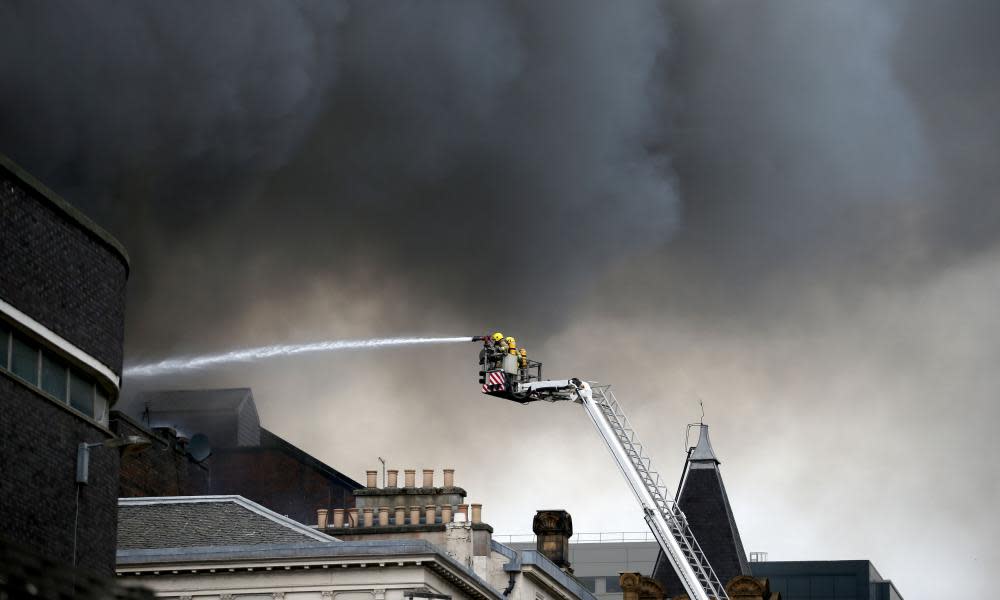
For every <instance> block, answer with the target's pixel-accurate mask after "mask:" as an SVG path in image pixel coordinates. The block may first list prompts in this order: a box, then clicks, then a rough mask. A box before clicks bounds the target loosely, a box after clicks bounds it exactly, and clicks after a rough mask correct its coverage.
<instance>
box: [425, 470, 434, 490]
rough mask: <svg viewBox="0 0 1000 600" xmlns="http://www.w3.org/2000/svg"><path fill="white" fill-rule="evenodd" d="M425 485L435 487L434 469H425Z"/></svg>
mask: <svg viewBox="0 0 1000 600" xmlns="http://www.w3.org/2000/svg"><path fill="white" fill-rule="evenodd" d="M424 487H425V488H429V487H434V469H424Z"/></svg>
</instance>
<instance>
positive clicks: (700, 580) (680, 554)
mask: <svg viewBox="0 0 1000 600" xmlns="http://www.w3.org/2000/svg"><path fill="white" fill-rule="evenodd" d="M577 395H578V396H579V401H580V403H581V404H583V406H584V408H586V409H587V414H589V415H590V418H591V419H592V420H593V421H594V425H595V426H596V427H597V430H598V432H600V434H601V437H602V438H604V442H605V443H606V444H607V446H608V449H609V450H610V451H611V454H612V456H614V459H615V462H616V463H618V468H619V469H621V472H622V474H623V475H625V479H626V480H627V481H628V484H629V487H631V488H632V492H633V493H635V496H636V498H637V499H638V500H639V504H641V505H642V510H643V513H644V514H645V518H646V523H647V524H648V525H649V528H650V529H651V530H652V532H653V536H654V537H656V540H657V542H659V544H660V548H661V549H663V553H664V554H665V555H666V556H667V559H668V560H669V561H670V564H671V565H672V566H673V567H674V571H676V572H677V576H678V577H679V578H680V580H681V583H682V584H683V585H684V589H685V590H687V593H688V597H689V598H690V599H691V600H729V596H728V595H726V590H725V588H724V587H723V586H722V583H721V582H720V581H719V578H718V576H717V575H716V574H715V571H714V570H712V566H711V565H710V564H709V563H708V558H707V557H706V556H705V553H704V552H702V550H701V546H700V545H698V541H697V540H695V538H694V534H693V533H692V532H691V528H690V526H689V525H688V522H687V518H686V517H685V516H684V513H683V512H682V511H681V509H680V507H679V506H677V503H676V502H675V501H674V500H673V499H672V498H670V495H669V494H668V492H667V487H666V486H665V485H663V484H662V483H661V482H660V475H659V473H657V472H656V471H654V470H653V469H652V466H651V464H650V460H649V457H647V456H646V455H645V454H644V452H643V449H642V444H641V443H639V439H638V438H637V437H636V434H635V431H634V430H633V429H632V424H631V423H630V422H629V420H628V417H626V416H625V412H624V411H623V410H622V407H621V405H620V404H619V403H618V400H616V399H615V397H614V394H612V393H611V390H610V389H609V386H601V387H596V388H592V387H591V386H590V385H589V384H587V383H586V382H580V386H579V387H578V389H577Z"/></svg>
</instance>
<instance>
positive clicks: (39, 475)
mask: <svg viewBox="0 0 1000 600" xmlns="http://www.w3.org/2000/svg"><path fill="white" fill-rule="evenodd" d="M108 437H109V436H108V435H107V434H106V433H105V432H104V431H103V430H102V429H100V428H99V427H97V426H96V425H93V424H91V423H89V422H88V421H86V420H84V419H83V418H81V417H79V416H77V415H75V414H72V413H71V412H70V411H69V409H67V408H63V407H61V406H58V405H57V404H56V403H55V402H53V401H50V400H48V399H47V398H45V397H43V396H41V394H39V393H37V392H35V391H33V390H31V389H29V388H28V387H27V386H25V385H23V384H21V383H19V382H17V381H15V380H14V379H13V378H12V377H11V376H9V375H7V374H5V373H0V474H2V476H0V537H2V538H6V539H8V540H10V541H12V542H15V543H17V544H21V545H24V546H27V547H29V548H32V549H34V550H35V551H36V552H37V553H39V554H41V555H44V556H47V557H49V558H50V559H52V560H55V561H58V562H60V563H63V564H66V565H70V564H72V560H73V522H74V516H75V510H76V503H75V499H76V496H75V495H76V492H77V485H76V483H75V482H76V449H77V445H78V444H79V443H80V442H101V441H104V440H105V439H107V438H108ZM117 490H118V451H117V450H114V449H110V448H95V449H93V450H92V451H91V454H90V483H89V484H88V485H83V486H80V514H79V525H78V527H77V557H78V562H77V564H78V565H79V566H80V567H81V568H82V569H84V570H86V571H89V572H91V573H94V574H96V575H101V576H110V575H112V574H113V572H114V565H115V543H116V532H117V520H118V512H117V511H118V500H117Z"/></svg>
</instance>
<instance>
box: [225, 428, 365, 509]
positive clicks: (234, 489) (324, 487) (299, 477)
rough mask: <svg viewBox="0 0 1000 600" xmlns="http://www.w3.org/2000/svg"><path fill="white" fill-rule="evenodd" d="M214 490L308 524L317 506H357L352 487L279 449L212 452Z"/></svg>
mask: <svg viewBox="0 0 1000 600" xmlns="http://www.w3.org/2000/svg"><path fill="white" fill-rule="evenodd" d="M211 460H212V466H211V469H212V493H213V494H239V495H241V496H243V497H245V498H248V499H250V500H253V501H254V502H257V503H258V504H262V505H264V506H266V507H267V508H270V509H271V510H273V511H274V512H276V513H279V514H282V515H287V516H288V517H290V518H292V519H295V520H296V521H298V522H300V523H305V524H307V525H311V524H314V523H315V522H316V509H317V508H326V509H331V508H348V507H352V506H354V495H353V493H352V492H353V489H352V486H349V485H344V484H342V483H339V482H338V481H336V480H333V479H331V478H330V477H329V476H327V475H326V474H324V473H323V472H322V471H321V470H319V469H317V468H315V467H313V466H311V465H309V464H307V463H305V462H304V461H302V460H301V458H299V457H297V456H295V455H293V454H289V453H287V452H285V451H283V450H282V449H280V448H267V447H264V448H226V449H220V450H217V451H216V452H215V454H213V456H212V458H211Z"/></svg>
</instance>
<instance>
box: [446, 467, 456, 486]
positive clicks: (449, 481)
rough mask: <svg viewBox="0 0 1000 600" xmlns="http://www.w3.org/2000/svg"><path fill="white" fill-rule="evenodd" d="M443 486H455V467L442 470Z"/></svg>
mask: <svg viewBox="0 0 1000 600" xmlns="http://www.w3.org/2000/svg"><path fill="white" fill-rule="evenodd" d="M444 487H446V488H450V487H455V469H445V470H444Z"/></svg>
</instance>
